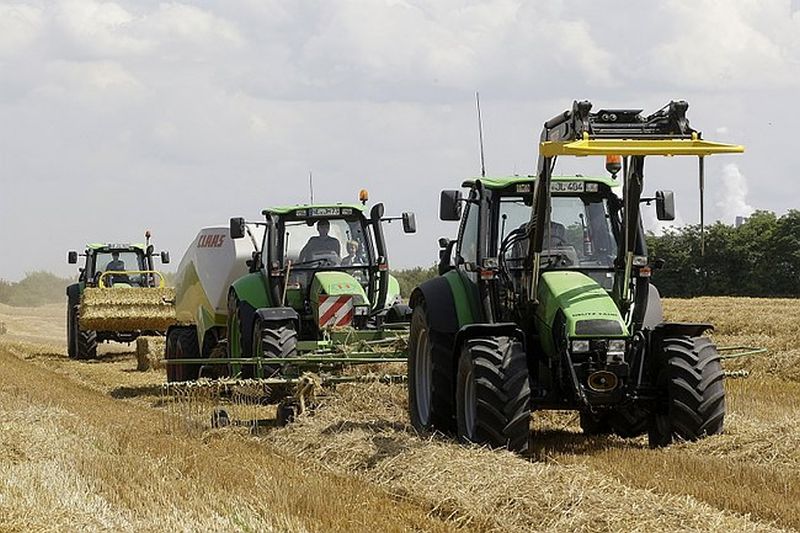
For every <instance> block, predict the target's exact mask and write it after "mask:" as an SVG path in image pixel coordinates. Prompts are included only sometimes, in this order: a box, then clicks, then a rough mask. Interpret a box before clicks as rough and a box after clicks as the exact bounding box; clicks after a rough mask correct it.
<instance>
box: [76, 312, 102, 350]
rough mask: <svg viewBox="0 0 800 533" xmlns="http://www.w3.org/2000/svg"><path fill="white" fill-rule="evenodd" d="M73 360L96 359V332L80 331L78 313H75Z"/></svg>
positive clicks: (89, 330) (91, 330) (90, 330)
mask: <svg viewBox="0 0 800 533" xmlns="http://www.w3.org/2000/svg"><path fill="white" fill-rule="evenodd" d="M74 320H75V358H76V359H95V358H96V357H97V332H96V331H95V330H93V329H81V327H80V324H79V322H78V321H79V317H78V313H75V319H74Z"/></svg>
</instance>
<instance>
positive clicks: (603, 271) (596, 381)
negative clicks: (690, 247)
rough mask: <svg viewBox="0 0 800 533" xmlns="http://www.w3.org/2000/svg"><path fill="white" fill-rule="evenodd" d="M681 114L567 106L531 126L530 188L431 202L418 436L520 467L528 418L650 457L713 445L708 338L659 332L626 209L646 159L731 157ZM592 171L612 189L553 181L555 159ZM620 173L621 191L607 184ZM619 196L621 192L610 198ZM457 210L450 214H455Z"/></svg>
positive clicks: (663, 201)
mask: <svg viewBox="0 0 800 533" xmlns="http://www.w3.org/2000/svg"><path fill="white" fill-rule="evenodd" d="M687 107H688V106H687V104H686V103H685V102H672V103H671V104H670V105H669V106H667V107H665V108H664V109H662V110H661V111H659V112H657V113H655V114H653V115H650V116H647V117H644V116H642V115H641V110H601V111H598V112H596V113H591V112H590V110H591V104H590V103H589V102H576V103H575V105H574V106H573V109H572V110H571V111H567V112H565V113H563V114H561V115H559V116H558V117H556V118H554V119H552V120H551V121H549V122H547V123H546V124H545V129H544V132H543V134H542V142H541V144H540V157H539V171H538V175H537V176H536V177H516V176H515V177H508V178H485V177H483V178H477V179H473V180H468V181H466V182H464V184H463V185H464V186H465V187H467V188H468V194H467V196H466V198H463V197H462V195H461V192H460V191H443V192H442V195H441V208H440V217H441V219H442V220H461V224H460V227H459V231H458V238H457V239H456V240H452V241H451V240H448V239H442V240H440V246H441V248H442V250H441V252H440V259H441V262H440V266H439V272H440V274H441V275H440V276H439V277H437V278H435V279H433V280H431V281H428V282H426V283H423V284H422V285H421V286H420V287H418V288H417V289H416V290H415V291H414V292H413V294H412V296H411V300H410V305H411V306H412V308H413V316H412V321H411V333H410V339H409V411H410V417H411V421H412V424H413V425H414V426H415V427H416V428H417V429H419V430H432V429H437V430H440V431H444V432H450V433H455V434H456V435H457V436H458V437H459V438H460V439H462V440H464V441H469V442H476V443H482V444H488V445H490V446H495V447H507V448H508V449H510V450H513V451H518V452H523V451H525V450H527V448H528V445H529V426H530V417H531V412H532V411H535V410H539V409H559V410H576V411H578V412H579V413H580V421H581V426H582V428H583V430H584V431H585V432H586V433H587V434H603V433H616V434H618V435H620V436H623V437H633V436H636V435H640V434H643V433H648V434H649V438H650V444H651V445H652V446H664V445H667V444H669V443H670V442H672V440H673V438H674V437H678V438H681V439H687V440H693V439H697V438H700V437H703V436H705V435H712V434H716V433H719V432H720V431H721V430H722V427H723V418H724V415H725V390H724V386H723V380H724V373H723V371H722V367H721V364H720V358H719V354H718V352H717V349H716V347H715V346H714V345H713V344H712V343H711V342H710V341H709V339H708V338H707V337H705V336H703V335H704V332H706V331H708V330H710V329H712V326H711V325H710V324H687V323H674V322H664V319H663V316H662V312H661V302H660V297H659V294H658V291H657V290H656V288H655V287H654V286H653V285H651V283H650V275H651V273H652V271H653V270H654V269H657V268H659V267H660V266H661V265H660V262H659V261H658V260H654V259H653V258H649V257H648V255H647V247H646V244H645V239H644V235H643V230H642V222H641V218H640V203H642V202H646V203H648V204H649V203H651V202H655V204H656V212H657V216H658V219H660V220H672V219H673V218H674V201H673V195H672V193H671V192H669V191H659V192H657V193H656V194H655V196H654V197H651V198H643V197H642V189H643V177H644V158H645V156H647V155H695V156H699V157H700V159H701V168H702V158H703V157H704V156H706V155H710V154H715V153H736V152H741V151H742V150H743V149H742V148H741V147H740V146H733V145H724V144H719V143H711V142H707V141H704V140H701V138H700V134H699V133H698V132H696V131H695V130H693V129H691V128H690V127H689V124H688V121H687V120H686V117H685V111H686V108H687ZM565 155H576V156H589V155H606V156H609V157H608V159H607V163H606V167H607V169H608V170H609V171H610V172H611V174H612V176H611V177H609V178H606V177H602V178H600V177H584V176H569V177H563V176H562V177H554V176H552V171H553V167H554V165H555V159H556V157H557V156H565ZM619 171H622V174H623V178H622V180H618V179H617V173H618V172H619ZM620 181H621V182H622V183H620ZM462 206H463V208H462Z"/></svg>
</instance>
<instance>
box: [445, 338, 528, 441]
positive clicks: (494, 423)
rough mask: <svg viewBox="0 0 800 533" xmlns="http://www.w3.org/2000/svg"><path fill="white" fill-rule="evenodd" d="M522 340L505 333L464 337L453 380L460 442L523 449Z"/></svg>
mask: <svg viewBox="0 0 800 533" xmlns="http://www.w3.org/2000/svg"><path fill="white" fill-rule="evenodd" d="M529 379H530V376H529V372H528V362H527V356H526V354H525V350H524V348H523V346H522V343H520V342H519V341H517V340H515V339H512V338H510V337H486V338H475V339H469V340H467V341H466V342H465V343H464V348H463V349H462V351H461V357H460V359H459V363H458V376H457V379H456V420H457V424H458V436H459V438H460V439H461V440H463V441H466V442H474V443H477V444H488V445H489V446H491V447H493V448H507V449H508V450H510V451H512V452H518V453H523V452H526V451H527V450H528V440H529V436H530V420H531V405H530V402H531V388H530V381H529Z"/></svg>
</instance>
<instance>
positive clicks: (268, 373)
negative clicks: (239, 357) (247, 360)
mask: <svg viewBox="0 0 800 533" xmlns="http://www.w3.org/2000/svg"><path fill="white" fill-rule="evenodd" d="M252 346H253V350H252V352H251V353H252V354H253V356H255V357H264V358H267V359H271V358H275V357H279V358H287V357H295V356H297V331H296V330H295V329H294V325H293V324H291V323H286V322H277V323H276V322H268V323H264V322H262V321H261V320H260V319H259V318H258V317H256V320H255V323H254V324H253V344H252ZM282 367H283V365H282V364H281V365H265V366H263V367H262V369H263V371H264V372H265V375H264V376H255V375H254V373H255V367H254V366H252V365H248V367H245V368H242V374H243V375H246V376H248V377H266V378H268V377H272V376H274V375H275V374H277V373H279V372H280V371H281V368H282Z"/></svg>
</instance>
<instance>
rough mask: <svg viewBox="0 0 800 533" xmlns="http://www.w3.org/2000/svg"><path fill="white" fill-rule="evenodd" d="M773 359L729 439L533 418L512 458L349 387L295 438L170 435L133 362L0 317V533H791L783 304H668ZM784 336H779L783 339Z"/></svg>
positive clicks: (791, 305)
mask: <svg viewBox="0 0 800 533" xmlns="http://www.w3.org/2000/svg"><path fill="white" fill-rule="evenodd" d="M667 311H668V313H669V314H670V315H671V317H672V318H675V319H678V318H687V319H688V318H691V319H695V320H698V319H704V318H702V317H704V316H707V318H705V319H704V320H711V321H714V322H716V323H717V324H719V325H720V327H719V328H718V332H719V335H718V336H717V339H716V340H717V341H718V342H719V343H721V344H722V343H726V344H730V343H736V344H740V343H757V344H761V345H767V346H768V347H770V348H772V350H773V353H772V354H771V355H770V356H769V358H764V359H757V358H754V359H753V360H751V361H746V360H737V361H735V362H731V364H730V366H731V367H735V368H747V369H750V370H752V375H751V376H750V377H749V378H746V379H739V380H729V383H728V393H729V394H728V412H729V416H728V418H727V424H726V433H725V434H724V435H720V436H717V437H713V438H709V439H706V440H704V441H701V442H698V443H689V444H681V445H678V446H674V447H672V448H670V449H667V450H650V449H648V448H647V446H646V442H645V440H644V439H636V440H623V439H618V438H615V437H593V438H586V437H584V436H583V435H581V434H580V430H579V429H578V427H577V421H576V420H575V418H574V417H573V416H572V415H570V414H559V413H549V414H544V415H539V414H537V415H535V417H534V423H533V435H532V437H533V442H534V451H533V453H532V454H531V456H530V457H526V458H520V457H516V456H513V455H510V454H507V453H501V452H492V451H488V450H484V449H479V448H474V447H473V448H468V447H463V446H459V445H457V444H456V443H453V442H451V441H448V440H446V439H444V438H441V437H431V436H418V435H416V434H414V432H413V431H412V430H410V428H409V427H408V425H407V422H406V415H405V389H404V387H402V386H383V385H371V386H358V387H356V386H350V387H340V388H339V391H338V395H337V396H336V397H334V398H332V399H330V400H327V401H326V402H324V403H323V406H322V407H321V408H320V409H319V410H318V411H317V412H316V413H315V414H314V415H313V416H304V417H301V419H300V420H299V421H298V422H297V423H296V424H294V425H292V426H290V427H288V428H283V429H275V428H269V427H267V428H264V429H262V430H260V431H258V432H257V433H255V434H253V433H251V432H249V431H247V430H246V429H245V428H229V429H225V430H192V431H187V430H179V429H176V428H177V427H179V426H176V424H175V423H174V420H173V418H172V417H173V416H174V414H175V413H174V412H173V411H171V410H170V409H165V408H164V407H163V402H162V398H161V395H160V385H161V383H162V382H163V379H164V376H163V375H162V374H161V372H153V371H151V372H137V371H135V367H136V361H135V357H134V355H133V354H132V353H130V352H127V351H126V348H125V347H124V346H122V347H119V346H118V347H114V348H113V349H111V350H109V349H107V348H106V349H101V351H100V353H101V357H100V359H99V360H97V361H92V362H79V361H71V360H69V359H67V357H66V356H65V355H64V347H63V322H64V318H63V308H62V307H61V306H47V307H45V308H38V309H11V308H8V307H3V306H0V321H2V322H4V323H5V324H6V325H7V329H8V332H7V333H6V334H5V335H3V336H1V337H0V365H2V366H0V368H1V369H2V372H0V420H2V422H0V424H2V428H0V530H18V531H29V530H39V531H45V530H53V531H57V530H64V529H91V530H105V529H107V530H137V531H140V530H151V531H156V530H174V529H179V530H180V529H183V530H219V531H223V530H225V531H227V530H248V531H251V530H255V531H269V530H276V531H286V530H288V531H304V530H308V531H329V530H341V531H347V530H371V531H383V530H397V531H409V530H426V531H427V530H452V529H464V530H479V531H511V530H532V531H536V530H540V531H545V530H557V531H558V530H560V531H574V530H586V531H617V530H638V531H654V530H664V531H667V530H669V531H672V530H703V531H732V530H738V531H748V530H749V531H764V530H770V529H777V530H779V529H784V530H785V529H794V528H800V506H797V505H796V502H798V501H800V419H798V417H797V416H796V415H795V404H796V403H797V402H798V400H800V383H798V381H797V379H796V375H795V371H796V370H797V368H798V366H797V365H798V360H800V357H795V355H796V352H793V351H792V347H793V346H796V344H794V340H795V339H796V337H797V334H796V333H795V329H794V328H792V327H791V326H790V324H792V323H794V324H796V323H797V320H798V319H800V309H798V305H796V304H795V302H794V301H767V300H732V301H731V300H730V299H703V300H700V301H691V302H689V303H688V304H687V303H686V302H676V301H671V302H668V304H667ZM775 322H778V325H777V326H776V325H774V323H775Z"/></svg>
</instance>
